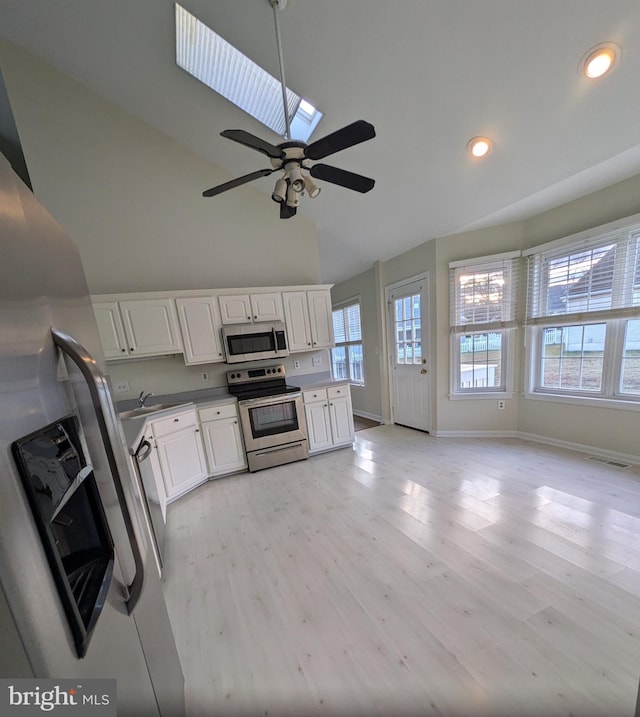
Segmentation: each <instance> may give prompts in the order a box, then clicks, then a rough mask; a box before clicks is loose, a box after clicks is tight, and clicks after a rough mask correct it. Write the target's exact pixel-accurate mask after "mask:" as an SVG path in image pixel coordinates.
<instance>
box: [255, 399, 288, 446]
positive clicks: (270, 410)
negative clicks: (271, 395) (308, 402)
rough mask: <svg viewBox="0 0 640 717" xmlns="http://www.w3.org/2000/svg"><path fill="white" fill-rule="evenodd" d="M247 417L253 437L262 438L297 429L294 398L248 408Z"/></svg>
mask: <svg viewBox="0 0 640 717" xmlns="http://www.w3.org/2000/svg"><path fill="white" fill-rule="evenodd" d="M249 419H250V421H251V434H252V437H253V438H264V437H265V436H275V435H277V434H279V433H288V432H289V431H297V430H298V412H297V411H296V403H295V400H292V401H282V402H281V403H273V404H270V405H267V406H257V407H256V408H250V409H249Z"/></svg>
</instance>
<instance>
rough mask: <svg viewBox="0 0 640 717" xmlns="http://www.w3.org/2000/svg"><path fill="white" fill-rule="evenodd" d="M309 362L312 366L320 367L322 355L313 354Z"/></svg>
mask: <svg viewBox="0 0 640 717" xmlns="http://www.w3.org/2000/svg"><path fill="white" fill-rule="evenodd" d="M311 362H312V363H313V367H314V368H320V366H322V356H314V357H313V359H312V360H311Z"/></svg>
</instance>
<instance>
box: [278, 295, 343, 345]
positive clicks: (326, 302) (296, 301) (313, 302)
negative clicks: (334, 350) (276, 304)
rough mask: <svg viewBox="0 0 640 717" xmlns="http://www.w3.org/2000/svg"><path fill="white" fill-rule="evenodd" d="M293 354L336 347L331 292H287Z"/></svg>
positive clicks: (290, 343)
mask: <svg viewBox="0 0 640 717" xmlns="http://www.w3.org/2000/svg"><path fill="white" fill-rule="evenodd" d="M282 301H283V304H284V316H285V323H286V325H287V339H288V342H289V351H292V352H294V351H312V350H313V349H320V348H330V347H331V346H333V316H332V313H331V293H330V291H329V290H328V289H317V290H313V291H283V292H282Z"/></svg>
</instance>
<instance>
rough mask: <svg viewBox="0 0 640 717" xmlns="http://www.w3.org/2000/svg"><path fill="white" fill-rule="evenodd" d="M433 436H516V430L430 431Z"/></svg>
mask: <svg viewBox="0 0 640 717" xmlns="http://www.w3.org/2000/svg"><path fill="white" fill-rule="evenodd" d="M431 435H432V436H434V437H435V438H518V432H517V431H432V433H431Z"/></svg>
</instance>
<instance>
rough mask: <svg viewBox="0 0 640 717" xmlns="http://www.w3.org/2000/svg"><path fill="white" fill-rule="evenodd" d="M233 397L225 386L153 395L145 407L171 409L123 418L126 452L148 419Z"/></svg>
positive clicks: (317, 381)
mask: <svg viewBox="0 0 640 717" xmlns="http://www.w3.org/2000/svg"><path fill="white" fill-rule="evenodd" d="M287 383H289V384H291V385H294V386H300V389H301V390H303V391H306V390H309V389H314V388H323V387H327V386H339V385H341V384H348V383H349V380H348V379H334V378H333V377H332V376H331V373H329V372H328V371H326V372H323V373H309V374H300V375H295V374H294V375H293V376H291V375H290V376H287ZM235 401H236V397H235V396H232V395H231V394H230V393H229V392H228V391H227V387H226V386H221V387H218V388H209V389H204V390H200V391H183V392H181V393H168V394H160V395H157V396H156V395H153V396H151V397H150V398H149V399H148V406H155V405H157V404H172V407H171V408H165V409H162V410H159V411H154V412H152V413H147V414H142V415H140V416H137V417H135V418H126V419H123V420H122V421H121V423H122V430H123V433H124V438H125V441H126V444H127V446H128V448H129V449H132V448H135V447H136V446H137V445H138V444H139V443H140V440H141V438H142V433H143V432H144V430H143V429H144V426H145V423H146V421H147V420H148V419H151V418H153V419H156V418H159V417H164V416H170V415H171V414H172V413H175V412H178V411H181V410H184V409H185V408H188V407H190V406H193V407H194V408H199V407H202V406H205V405H215V404H217V403H233V402H235ZM137 406H138V400H137V399H135V398H130V399H126V400H124V401H118V402H117V404H116V409H117V411H118V412H120V413H121V412H123V411H130V410H131V409H134V408H137Z"/></svg>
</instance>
